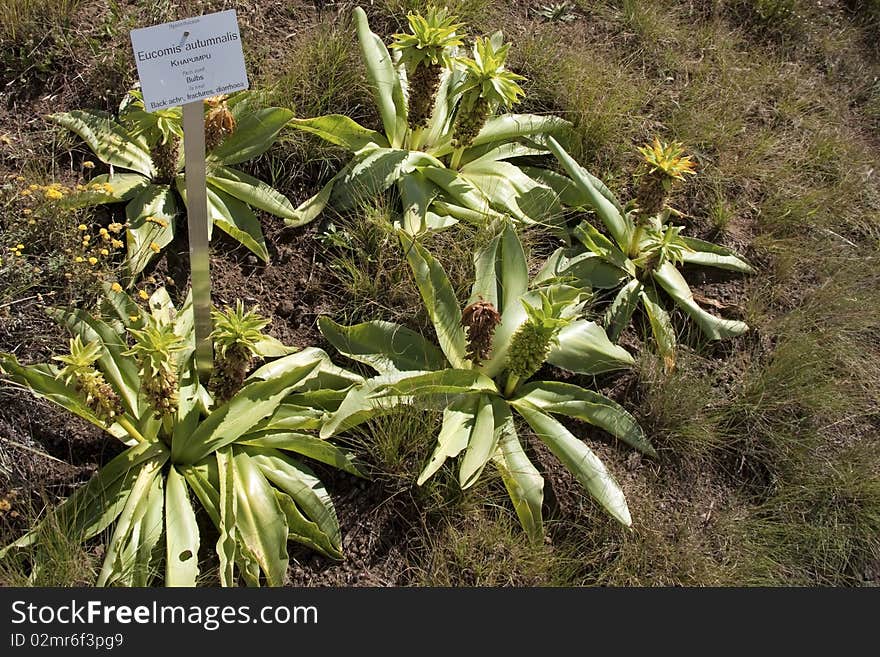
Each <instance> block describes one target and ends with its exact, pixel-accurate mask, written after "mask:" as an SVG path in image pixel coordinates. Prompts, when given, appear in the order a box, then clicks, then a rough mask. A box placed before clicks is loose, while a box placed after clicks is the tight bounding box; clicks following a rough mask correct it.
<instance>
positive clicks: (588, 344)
mask: <svg viewBox="0 0 880 657" xmlns="http://www.w3.org/2000/svg"><path fill="white" fill-rule="evenodd" d="M557 337H558V343H557V344H556V345H554V346H553V348H552V349H551V350H550V355H549V356H548V357H547V362H548V363H550V364H551V365H556V367H561V368H562V369H565V370H568V371H569V372H577V373H578V374H602V373H603V372H613V371H614V370H622V369H625V368H627V367H630V366H632V364H633V363H634V362H635V361H634V360H633V357H632V356H630V354H629V352H628V351H627V350H626V349H624V348H623V347H621V346H618V345H616V344H614V343H612V342H611V340H609V339H608V336H607V335H605V331H604V330H603V329H602V327H601V326H599V325H598V324H596V322H588V321H586V320H583V319H580V320H577V321H575V322H572V323H570V324H569V325H567V326H564V327H562V330H560V331H559V335H558V336H557Z"/></svg>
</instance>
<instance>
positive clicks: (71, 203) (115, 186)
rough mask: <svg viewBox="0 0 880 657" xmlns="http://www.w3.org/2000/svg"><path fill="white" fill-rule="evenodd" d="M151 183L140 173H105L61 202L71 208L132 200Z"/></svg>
mask: <svg viewBox="0 0 880 657" xmlns="http://www.w3.org/2000/svg"><path fill="white" fill-rule="evenodd" d="M149 184H150V179H149V178H147V177H146V176H144V175H142V174H140V173H116V174H114V175H112V176H111V175H109V174H103V175H100V176H95V177H94V178H92V179H91V180H90V181H89V183H88V185H86V189H85V190H82V191H78V192H71V193H70V194H68V195H67V196H65V197H64V198H63V199H62V201H61V202H62V203H63V205H64V207H66V208H70V209H76V208H87V207H91V206H93V205H103V204H105V203H121V202H123V201H130V200H131V199H132V198H134V197H135V196H136V195H137V194H138V192H140V191H141V190H142V189H143V188H144V187H146V186H147V185H149Z"/></svg>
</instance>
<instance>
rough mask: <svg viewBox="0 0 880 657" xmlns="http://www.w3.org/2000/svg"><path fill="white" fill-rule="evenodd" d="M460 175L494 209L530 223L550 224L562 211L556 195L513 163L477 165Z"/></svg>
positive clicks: (461, 172) (462, 169)
mask: <svg viewBox="0 0 880 657" xmlns="http://www.w3.org/2000/svg"><path fill="white" fill-rule="evenodd" d="M459 176H460V177H462V178H464V179H465V180H467V181H468V182H470V183H471V184H472V185H473V186H474V187H476V188H477V189H479V190H480V192H482V193H483V194H484V195H485V196H486V198H487V199H488V200H489V203H490V204H491V206H492V207H493V208H494V209H496V210H498V211H500V212H505V213H507V214H509V215H510V216H512V217H514V218H515V219H517V220H518V221H522V222H525V223H528V224H535V223H549V222H550V221H551V220H552V219H553V218H554V217H556V216H558V215H559V214H560V212H561V211H562V206H560V205H559V202H558V199H557V197H556V192H554V191H553V190H552V189H550V188H549V187H545V186H543V185H541V184H539V183H537V182H535V181H534V180H533V179H531V178H529V177H528V176H527V175H526V174H525V173H523V172H522V171H521V170H520V169H519V167H517V166H516V165H514V164H511V163H510V162H504V161H497V162H475V163H472V164H469V165H467V166H464V167H462V168H461V170H460V171H459Z"/></svg>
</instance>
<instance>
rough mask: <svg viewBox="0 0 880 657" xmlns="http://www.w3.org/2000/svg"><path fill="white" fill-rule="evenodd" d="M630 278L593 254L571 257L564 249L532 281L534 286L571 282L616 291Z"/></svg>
mask: <svg viewBox="0 0 880 657" xmlns="http://www.w3.org/2000/svg"><path fill="white" fill-rule="evenodd" d="M628 278H630V274H629V273H627V272H626V271H624V270H622V269H620V268H619V267H615V266H614V265H612V264H611V263H610V262H609V261H608V260H606V259H605V258H602V257H600V256H597V255H595V254H593V253H579V254H577V255H575V256H572V257H569V255H568V254H567V252H566V250H565V249H564V248H559V249H557V250H556V251H554V252H553V253H552V254H551V256H550V257H549V258H548V259H547V261H546V262H545V263H544V264H543V265H542V266H541V269H540V270H539V271H538V273H537V274H536V275H535V277H534V278H533V279H532V285H533V286H535V285H539V284H546V283H548V282H551V281H554V280H555V281H569V282H571V283H572V284H574V285H581V286H583V287H588V288H599V289H606V290H610V289H614V288H617V287H618V286H620V285H621V283H623V282H624V281H625V280H627V279H628Z"/></svg>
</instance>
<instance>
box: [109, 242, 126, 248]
mask: <svg viewBox="0 0 880 657" xmlns="http://www.w3.org/2000/svg"><path fill="white" fill-rule="evenodd" d="M110 246H112V247H113V248H114V249H121V248H122V247H123V246H125V245H124V244H123V243H122V242H121V241H120V240H110Z"/></svg>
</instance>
